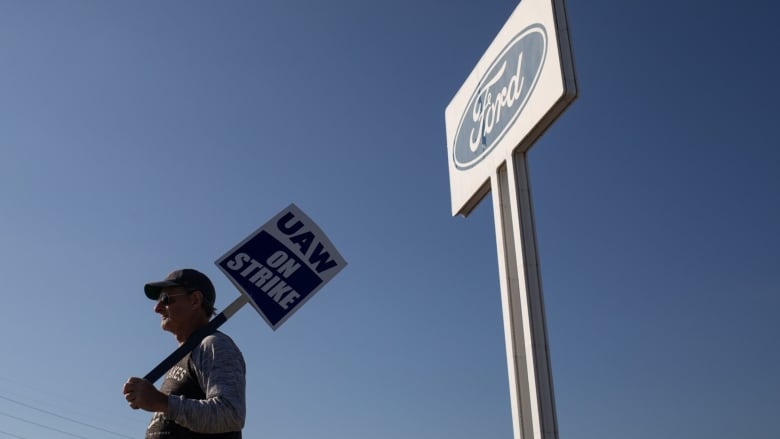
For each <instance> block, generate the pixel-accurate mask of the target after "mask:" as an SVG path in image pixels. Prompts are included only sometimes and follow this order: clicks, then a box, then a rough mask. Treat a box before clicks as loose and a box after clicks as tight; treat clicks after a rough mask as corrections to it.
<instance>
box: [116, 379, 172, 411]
mask: <svg viewBox="0 0 780 439" xmlns="http://www.w3.org/2000/svg"><path fill="white" fill-rule="evenodd" d="M122 392H123V393H124V394H125V399H126V400H127V403H128V404H129V405H130V408H132V409H133V410H136V409H144V410H146V411H149V412H163V413H165V412H167V411H168V395H166V394H164V393H162V392H160V391H159V390H157V388H156V387H154V384H152V383H150V382H149V381H147V380H145V379H143V378H136V377H130V378H128V380H127V382H126V383H125V385H124V386H123V387H122Z"/></svg>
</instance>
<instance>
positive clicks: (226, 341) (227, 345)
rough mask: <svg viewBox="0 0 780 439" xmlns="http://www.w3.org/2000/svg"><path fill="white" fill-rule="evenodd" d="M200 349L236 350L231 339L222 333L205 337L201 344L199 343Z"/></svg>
mask: <svg viewBox="0 0 780 439" xmlns="http://www.w3.org/2000/svg"><path fill="white" fill-rule="evenodd" d="M200 348H201V349H219V348H223V349H236V350H238V346H237V345H236V343H235V342H234V341H233V339H232V338H230V336H229V335H227V334H225V333H224V332H220V331H215V332H214V333H213V334H209V335H207V336H206V337H205V338H204V339H203V340H202V341H201V342H200Z"/></svg>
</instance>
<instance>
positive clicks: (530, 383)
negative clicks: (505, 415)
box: [491, 152, 558, 439]
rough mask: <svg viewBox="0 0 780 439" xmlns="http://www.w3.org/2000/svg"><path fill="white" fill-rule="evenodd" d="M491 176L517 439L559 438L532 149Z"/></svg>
mask: <svg viewBox="0 0 780 439" xmlns="http://www.w3.org/2000/svg"><path fill="white" fill-rule="evenodd" d="M507 162H508V163H505V164H503V165H502V166H501V167H500V168H499V169H498V170H497V171H496V173H495V174H493V176H492V177H491V191H492V193H493V215H494V219H495V227H496V245H497V250H498V267H499V276H500V278H499V279H500V285H501V305H502V309H503V314H504V338H505V342H506V352H507V368H508V373H509V394H510V403H511V407H512V425H513V430H514V437H515V439H558V426H557V420H556V414H555V399H554V395H553V385H552V375H551V373H550V354H549V348H548V343H547V328H546V323H545V315H544V301H543V298H542V285H541V274H540V270H539V264H538V257H537V249H536V230H535V227H534V219H533V206H532V203H531V190H530V182H529V176H528V166H527V155H526V153H525V152H516V153H514V154H512V155H511V156H510V158H509V159H508V160H507Z"/></svg>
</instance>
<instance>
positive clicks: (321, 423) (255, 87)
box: [0, 0, 780, 439]
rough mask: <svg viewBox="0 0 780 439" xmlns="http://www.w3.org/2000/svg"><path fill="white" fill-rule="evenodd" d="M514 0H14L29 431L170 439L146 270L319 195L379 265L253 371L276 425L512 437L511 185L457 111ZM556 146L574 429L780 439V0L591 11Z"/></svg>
mask: <svg viewBox="0 0 780 439" xmlns="http://www.w3.org/2000/svg"><path fill="white" fill-rule="evenodd" d="M516 5H517V2H516V1H513V0H491V1H487V0H486V1H479V2H477V1H463V0H452V1H443V0H395V1H392V2H376V1H367V0H332V1H328V2H318V1H284V2H282V1H277V2H270V1H230V2H216V1H211V2H203V1H186V2H185V1H168V2H156V1H140V2H99V1H69V2H64V1H39V2H31V1H22V0H18V1H11V0H8V1H2V2H0V279H2V286H3V293H2V298H3V302H4V303H3V318H2V319H0V330H1V331H2V334H3V352H2V354H0V358H2V361H0V437H11V438H24V439H38V438H65V437H78V438H106V437H135V438H137V437H142V436H143V432H144V429H145V427H146V424H147V422H148V419H149V414H148V413H146V412H142V411H133V410H131V409H129V408H128V407H127V404H126V402H125V401H124V398H123V395H122V392H121V388H122V384H123V383H124V382H125V380H126V379H127V378H128V377H129V376H131V375H135V376H143V375H144V374H146V373H147V372H148V371H149V370H150V369H151V368H152V367H154V366H155V365H156V364H157V363H158V362H159V361H160V360H161V359H162V358H164V357H165V356H166V355H167V354H168V353H170V352H171V351H172V350H173V349H174V348H175V347H176V343H175V340H174V338H173V337H172V336H171V335H170V334H169V333H166V332H163V331H161V330H160V328H159V318H158V316H157V315H155V314H154V313H153V311H152V307H153V303H152V302H151V301H149V300H148V299H146V298H145V296H144V295H143V292H142V286H143V284H144V283H145V282H147V281H152V280H159V279H161V278H163V277H164V276H165V275H166V274H167V273H168V272H169V271H171V270H173V269H175V268H179V267H194V268H198V269H201V270H202V271H204V272H205V273H207V274H208V275H209V276H211V278H212V279H213V281H214V283H215V285H216V287H217V290H218V297H217V306H218V307H219V308H224V307H225V306H226V305H227V304H229V303H230V302H231V301H232V300H233V299H234V298H235V297H237V295H238V292H237V291H236V290H235V288H233V287H232V286H231V284H230V283H229V281H228V280H227V279H226V278H225V277H224V275H223V274H222V273H221V272H220V271H219V270H218V269H217V267H216V266H215V265H214V261H215V260H216V259H217V258H218V257H219V256H221V255H222V254H224V253H225V252H226V251H227V250H228V249H229V248H231V247H232V246H233V245H235V244H236V243H237V242H239V241H240V240H241V239H243V238H244V237H245V236H246V235H247V234H249V233H250V232H252V231H254V230H255V229H256V228H257V227H258V226H259V225H261V224H262V223H264V222H265V221H266V220H268V219H269V218H270V217H272V216H273V215H275V214H276V213H277V212H278V211H279V210H280V209H282V208H283V207H285V206H287V205H288V204H289V203H291V202H294V203H296V204H297V205H298V206H299V207H301V208H302V209H303V210H304V211H305V212H306V213H307V214H309V215H310V216H311V217H312V218H313V219H314V220H315V221H317V223H318V224H319V225H320V226H321V227H322V228H323V229H324V230H325V231H326V233H327V234H328V235H329V237H330V238H331V240H332V241H333V243H334V244H335V245H336V246H337V247H338V248H339V250H340V251H341V253H342V254H343V255H344V257H345V258H346V259H347V261H348V262H349V266H348V267H347V268H346V269H345V270H344V271H342V272H341V273H340V274H339V275H338V276H337V277H336V278H335V279H334V280H333V281H332V282H331V283H330V284H328V285H327V286H326V287H325V288H324V289H322V290H321V291H320V292H319V293H318V294H317V295H316V296H315V297H314V298H313V299H312V300H310V301H308V302H307V303H306V305H305V306H304V307H303V308H302V309H301V310H300V311H298V313H296V314H295V315H294V316H293V317H292V318H290V320H288V321H287V322H286V323H285V324H284V325H283V326H282V327H281V328H280V329H279V330H277V331H272V330H271V329H270V328H269V327H268V325H267V324H266V323H265V322H264V321H263V320H262V319H261V318H260V317H259V316H258V315H257V313H256V312H255V311H254V310H252V309H251V308H249V307H245V308H244V309H242V310H241V311H239V313H238V314H237V315H236V316H235V317H234V318H233V319H231V320H230V321H228V322H227V323H226V324H225V325H224V326H223V330H224V331H225V332H226V333H228V334H230V335H231V336H232V337H233V338H234V340H235V341H236V342H237V343H238V345H239V346H240V348H241V349H242V351H243V353H244V356H245V358H246V361H247V364H248V372H247V380H248V388H247V390H248V399H247V404H248V419H247V424H246V428H245V430H244V437H246V438H274V439H285V438H291V439H292V438H304V437H305V438H322V439H344V438H372V439H398V438H404V439H418V438H419V439H427V438H441V439H473V438H510V437H512V427H511V413H510V407H509V391H508V385H507V372H506V370H507V366H506V355H505V349H504V337H503V323H502V317H501V315H502V314H501V302H500V289H499V285H498V268H497V267H498V264H497V256H496V247H495V231H494V226H493V210H492V205H491V203H492V202H491V199H490V197H487V198H486V199H485V200H484V201H483V202H482V204H480V205H479V207H478V208H477V209H476V210H475V211H474V213H473V214H472V215H471V216H469V217H468V218H465V219H464V218H462V217H452V216H451V215H450V198H449V181H448V178H449V177H448V173H447V153H446V137H445V125H444V109H445V107H446V105H447V104H448V103H449V101H450V99H451V98H452V97H453V95H454V94H455V92H456V91H457V90H458V88H459V87H460V85H461V84H462V83H463V81H464V80H465V78H466V77H467V75H468V74H469V73H470V72H471V69H472V68H473V67H474V65H475V64H476V62H477V60H478V59H479V58H480V56H481V55H482V53H483V52H484V50H485V49H486V48H487V46H488V45H489V44H490V42H491V41H492V39H493V37H494V36H495V34H496V33H497V32H498V30H499V29H500V28H501V26H502V25H503V23H504V22H505V21H506V19H507V18H508V17H509V15H510V13H511V12H512V11H513V10H514V8H515V6H516ZM568 12H569V24H570V27H571V33H572V34H571V36H572V42H573V48H574V56H575V61H576V69H577V77H578V85H579V89H580V96H579V98H578V99H577V100H576V101H575V102H574V104H573V105H572V106H571V107H570V108H569V109H568V110H567V111H566V112H565V113H564V115H563V116H562V117H561V118H560V119H559V120H558V121H557V122H556V123H555V124H554V125H553V126H552V127H551V129H550V130H549V131H548V132H547V133H546V134H545V135H544V136H543V137H542V138H541V139H540V140H539V141H538V142H537V143H536V145H535V146H534V147H533V149H532V150H531V152H530V154H529V162H530V170H531V179H532V183H533V188H532V189H533V197H534V208H535V215H536V224H537V238H538V245H539V254H540V259H541V269H542V278H543V285H544V297H545V303H546V311H547V325H548V336H549V342H550V350H551V359H552V373H553V379H554V385H555V400H556V406H557V414H558V427H559V430H560V436H561V437H562V438H577V439H597V438H598V439H605V438H607V439H625V438H635V439H644V438H647V439H651V438H652V439H655V438H659V437H664V438H692V437H702V438H709V439H732V438H738V437H744V438H751V439H762V438H766V439H770V438H773V439H775V438H777V437H780V427H778V422H777V413H778V412H779V411H780V377H779V374H778V369H779V365H778V363H780V344H779V343H778V332H779V331H780V319H778V317H777V312H778V309H780V294H778V293H780V291H779V288H778V285H780V270H779V269H778V268H779V265H780V264H779V263H778V261H780V250H779V249H780V233H778V224H780V203H778V193H779V192H780V173H778V172H777V169H776V168H777V167H778V165H780V152H779V151H778V147H779V146H780V143H779V142H778V141H777V137H776V132H777V126H778V116H779V114H778V106H777V102H778V100H779V99H780V87H778V80H777V78H778V77H780V66H779V65H778V61H777V53H780V44H778V41H780V40H779V39H778V37H777V32H776V17H777V16H778V12H779V11H778V8H777V6H776V5H775V3H774V2H768V1H761V0H760V1H756V2H749V4H748V3H745V4H743V3H739V2H733V1H729V2H726V1H711V2H706V3H702V2H700V1H692V0H681V1H677V2H673V3H666V4H659V3H658V2H646V1H641V2H640V1H623V2H614V1H605V0H591V1H570V2H569V4H568Z"/></svg>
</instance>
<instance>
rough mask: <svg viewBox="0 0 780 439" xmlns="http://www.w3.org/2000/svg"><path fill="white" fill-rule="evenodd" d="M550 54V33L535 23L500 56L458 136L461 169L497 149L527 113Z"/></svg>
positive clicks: (455, 152) (484, 79)
mask: <svg viewBox="0 0 780 439" xmlns="http://www.w3.org/2000/svg"><path fill="white" fill-rule="evenodd" d="M546 55H547V32H546V31H545V28H544V26H542V25H541V24H538V23H537V24H533V25H531V26H529V27H527V28H525V29H524V30H523V31H521V32H520V33H518V34H517V35H516V36H515V37H514V38H512V40H511V41H510V42H509V44H507V46H506V47H505V48H504V49H503V50H502V51H501V53H500V54H499V56H498V57H496V59H495V61H494V62H493V64H491V66H490V68H488V69H487V73H485V75H484V76H483V77H482V79H480V81H479V85H478V86H477V89H476V90H475V91H474V94H473V95H472V96H471V98H470V99H469V101H468V105H467V106H466V111H465V112H464V113H463V116H461V119H460V123H459V124H458V129H457V131H456V134H455V142H454V148H453V152H452V154H453V159H454V163H455V166H456V167H457V168H458V169H461V170H464V169H469V168H471V167H473V166H475V165H476V164H477V163H479V162H480V161H482V160H483V159H484V158H485V157H487V155H488V154H489V153H490V151H492V150H493V148H495V146H496V145H497V144H498V143H499V141H500V140H501V138H503V137H504V135H505V134H506V133H507V131H508V130H509V128H510V127H511V126H512V124H513V123H514V122H515V120H517V118H518V116H520V113H521V112H522V111H523V108H524V107H525V105H526V103H527V102H528V98H529V97H530V96H531V93H533V91H534V87H536V82H537V80H538V79H539V76H540V75H541V72H542V67H543V66H544V61H545V56H546Z"/></svg>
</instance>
